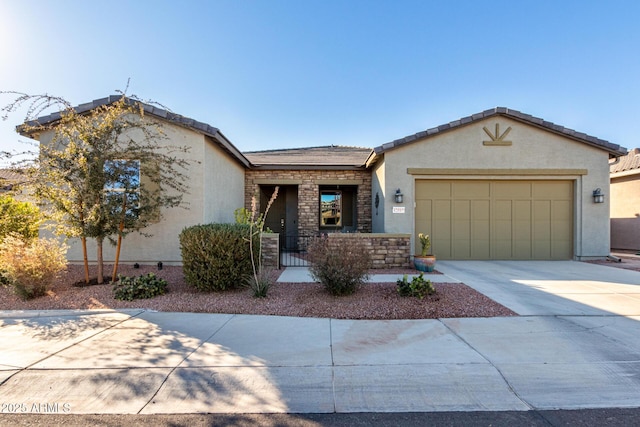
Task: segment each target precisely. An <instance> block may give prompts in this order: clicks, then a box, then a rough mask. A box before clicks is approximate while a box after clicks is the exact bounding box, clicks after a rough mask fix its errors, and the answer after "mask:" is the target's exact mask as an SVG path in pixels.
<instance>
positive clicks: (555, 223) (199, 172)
mask: <svg viewBox="0 0 640 427" xmlns="http://www.w3.org/2000/svg"><path fill="white" fill-rule="evenodd" d="M113 100H114V99H112V98H111V97H110V98H105V99H103V100H97V101H94V102H93V103H90V104H85V105H84V106H81V107H82V108H85V109H87V110H88V109H91V108H95V107H96V106H97V105H101V104H103V103H106V102H113ZM145 110H146V111H147V115H148V116H150V117H151V118H152V119H154V120H160V121H162V123H163V124H164V125H165V128H166V130H167V133H168V135H169V136H170V138H169V143H171V144H173V145H185V144H187V145H189V146H190V147H192V150H191V152H190V154H189V155H190V156H191V158H192V159H193V160H197V161H199V163H197V164H194V166H193V167H192V170H191V171H190V173H191V175H192V180H191V183H190V185H191V192H190V194H188V195H187V196H186V201H187V202H188V203H189V204H190V209H189V210H188V211H185V210H182V209H173V210H171V211H168V212H166V213H165V217H166V218H165V219H164V220H163V221H162V222H161V223H158V224H156V225H154V226H153V227H152V228H151V229H149V230H147V231H148V232H150V233H151V234H153V237H151V238H144V237H139V236H133V235H131V236H128V237H127V239H126V245H124V246H123V253H122V256H121V259H122V260H123V261H124V262H142V263H144V262H157V261H163V262H180V251H179V245H178V234H179V233H180V231H181V230H182V229H183V228H184V227H187V226H190V225H194V224H199V223H207V222H233V220H234V218H233V211H234V210H235V209H236V208H238V207H241V206H245V207H247V208H250V206H251V199H252V197H253V196H257V197H258V198H259V203H260V206H261V208H262V209H264V206H265V205H266V201H267V200H268V199H269V196H270V195H271V193H272V191H273V189H274V188H275V186H279V187H280V194H279V196H278V199H276V202H275V204H274V206H273V207H272V211H270V215H269V217H268V218H267V226H268V227H269V228H270V229H271V230H273V231H274V232H275V233H278V234H279V246H280V248H281V249H292V247H293V249H297V245H299V244H300V242H301V240H300V239H301V238H302V237H304V236H311V235H317V234H318V233H358V234H359V235H360V236H363V235H364V234H365V233H367V234H370V235H371V236H374V237H373V238H372V239H374V240H375V239H377V240H375V242H376V243H375V244H374V246H372V247H373V248H375V251H376V253H377V254H379V255H380V257H379V260H378V262H379V264H380V265H383V264H385V263H389V262H391V261H390V260H392V259H395V260H396V261H398V259H399V258H398V257H399V256H400V257H401V258H402V257H405V258H406V259H407V262H397V263H396V265H407V264H408V257H409V255H410V253H415V252H418V249H419V248H418V247H417V245H418V243H417V242H416V241H415V240H416V239H415V236H416V235H417V233H419V232H424V233H428V234H430V235H431V236H432V242H433V248H432V249H433V252H434V253H435V254H436V256H437V257H438V258H439V259H544V260H548V259H588V258H592V257H593V258H601V257H605V256H607V255H608V254H609V198H605V201H604V203H594V198H593V197H592V194H593V191H594V190H595V189H596V188H600V189H601V191H602V192H604V193H605V194H607V193H608V192H609V161H610V159H613V158H616V157H619V156H621V155H623V154H625V152H626V150H625V149H623V148H621V147H619V146H618V145H615V144H611V143H609V142H607V141H604V140H601V139H598V138H595V137H592V136H588V135H586V134H583V133H579V132H576V131H573V130H571V129H567V128H564V127H562V126H558V125H555V124H553V123H550V122H547V121H544V120H542V119H539V118H536V117H532V116H529V115H526V114H522V113H520V112H518V111H514V110H509V109H506V108H495V109H491V110H487V111H484V112H482V113H479V114H475V115H473V116H469V117H465V118H462V119H460V120H457V121H454V122H451V123H448V124H445V125H442V126H439V127H437V128H432V129H428V130H426V131H424V132H420V133H417V134H415V135H411V136H408V137H405V138H402V139H398V140H395V141H392V142H389V143H387V144H384V145H381V146H378V147H376V148H374V149H371V148H362V147H347V146H326V147H311V148H298V149H284V150H268V151H258V152H246V153H241V152H240V151H238V150H237V149H236V148H235V147H234V146H233V145H232V144H231V142H229V141H228V140H227V139H226V138H225V137H224V136H223V135H222V134H221V133H220V132H219V131H218V130H217V129H216V128H213V127H211V126H209V125H207V124H204V123H201V122H197V121H194V120H191V119H188V118H185V117H182V116H179V115H176V114H172V113H169V112H167V111H165V110H161V109H157V108H154V107H152V106H145ZM46 119H47V118H44V121H46ZM54 119H55V117H51V118H50V120H54ZM42 121H43V119H41V122H42ZM371 233H373V234H371ZM385 236H386V237H385ZM372 241H373V240H372ZM409 242H410V243H409ZM403 246H406V248H403ZM411 247H413V248H414V249H411ZM387 253H388V254H390V255H387ZM79 254H80V252H79V250H78V248H77V247H75V246H74V247H72V251H71V252H70V255H69V258H70V259H71V260H79V259H80V258H79ZM109 256H110V254H106V256H105V259H109ZM394 257H395V258H394Z"/></svg>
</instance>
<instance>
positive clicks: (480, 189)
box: [452, 181, 491, 199]
mask: <svg viewBox="0 0 640 427" xmlns="http://www.w3.org/2000/svg"><path fill="white" fill-rule="evenodd" d="M452 191H453V194H452V196H453V198H454V199H486V198H489V197H490V194H491V185H490V183H489V182H485V181H477V182H468V181H465V182H463V183H460V182H457V183H454V185H453V186H452Z"/></svg>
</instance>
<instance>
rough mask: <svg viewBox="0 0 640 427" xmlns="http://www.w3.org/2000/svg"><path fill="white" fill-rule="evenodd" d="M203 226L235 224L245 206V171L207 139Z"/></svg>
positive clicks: (205, 145)
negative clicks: (237, 214) (214, 223)
mask: <svg viewBox="0 0 640 427" xmlns="http://www.w3.org/2000/svg"><path fill="white" fill-rule="evenodd" d="M204 147H205V157H204V174H205V175H204V193H203V194H204V214H203V222H204V223H211V222H218V223H234V222H235V217H234V215H233V212H234V211H235V210H236V209H238V208H241V207H242V206H243V203H244V167H243V166H242V165H240V163H238V162H237V161H236V160H235V159H233V158H232V157H231V155H229V154H228V153H227V152H225V151H224V150H222V149H221V148H220V147H219V146H218V145H217V144H215V143H214V142H213V141H212V140H211V139H210V138H208V137H206V138H205V144H204Z"/></svg>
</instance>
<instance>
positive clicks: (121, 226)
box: [111, 221, 124, 282]
mask: <svg viewBox="0 0 640 427" xmlns="http://www.w3.org/2000/svg"><path fill="white" fill-rule="evenodd" d="M119 230H120V233H118V245H117V246H116V260H115V262H114V263H113V274H112V277H111V281H112V282H115V281H116V277H117V275H118V263H119V262H120V248H121V247H122V231H123V230H124V221H121V222H120V227H119Z"/></svg>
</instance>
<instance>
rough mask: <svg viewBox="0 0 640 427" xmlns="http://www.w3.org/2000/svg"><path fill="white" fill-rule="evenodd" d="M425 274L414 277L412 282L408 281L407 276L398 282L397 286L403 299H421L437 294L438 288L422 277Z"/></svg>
mask: <svg viewBox="0 0 640 427" xmlns="http://www.w3.org/2000/svg"><path fill="white" fill-rule="evenodd" d="M422 276H423V274H422V273H420V275H419V276H417V277H414V278H413V279H412V280H411V281H410V282H409V280H408V279H407V275H406V274H405V275H404V277H403V278H402V279H401V280H400V279H398V281H396V285H398V293H399V294H400V296H403V297H418V298H420V299H422V298H424V297H425V296H427V295H432V294H435V293H436V288H434V287H433V283H431V280H428V279H427V280H425V278H424V277H422Z"/></svg>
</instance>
